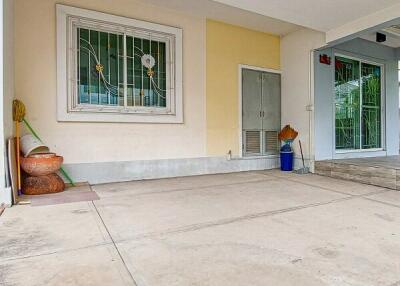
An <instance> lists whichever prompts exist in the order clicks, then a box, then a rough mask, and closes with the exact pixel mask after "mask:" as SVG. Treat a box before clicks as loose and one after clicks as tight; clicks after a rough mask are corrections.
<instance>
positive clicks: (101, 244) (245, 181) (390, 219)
mask: <svg viewBox="0 0 400 286" xmlns="http://www.w3.org/2000/svg"><path fill="white" fill-rule="evenodd" d="M94 189H95V191H96V192H97V193H98V195H99V196H100V197H101V199H100V200H99V201H95V202H89V203H88V202H84V203H83V202H80V203H71V204H64V205H55V206H41V207H31V206H17V207H13V208H11V209H7V210H6V211H5V212H4V214H3V215H2V216H1V217H0V285H7V286H10V285H24V286H27V285H57V286H58V285H113V286H114V285H140V286H145V285H146V286H147V285H154V286H163V285H168V286H173V285H183V286H187V285H199V286H200V285H201V286H203V285H219V286H226V285H229V286H237V285H240V286H242V285H251V286H258V285H260V286H261V285H262V286H269V285H271V286H281V285H290V286H292V285H296V286H302V285H304V286H313V285H318V286H321V285H340V286H343V285H360V286H361V285H362V286H367V285H373V286H377V285H387V286H395V285H397V286H398V285H400V193H399V192H396V191H392V190H388V189H384V188H379V187H374V186H369V185H362V184H358V183H354V182H348V181H341V180H337V179H332V178H328V177H321V176H317V175H295V174H283V173H281V172H279V171H275V170H273V171H262V172H246V173H234V174H225V175H209V176H197V177H186V178H174V179H163V180H152V181H142V182H129V183H117V184H108V185H97V186H94Z"/></svg>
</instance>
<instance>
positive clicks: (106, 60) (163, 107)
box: [70, 18, 174, 114]
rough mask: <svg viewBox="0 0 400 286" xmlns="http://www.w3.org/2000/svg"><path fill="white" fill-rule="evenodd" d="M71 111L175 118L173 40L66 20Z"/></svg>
mask: <svg viewBox="0 0 400 286" xmlns="http://www.w3.org/2000/svg"><path fill="white" fill-rule="evenodd" d="M70 21H71V23H72V25H71V27H72V29H73V38H72V39H73V45H72V46H73V47H74V49H75V50H76V53H74V59H73V62H74V64H73V68H74V70H73V74H74V79H73V85H72V86H73V87H72V91H73V92H72V93H73V97H72V99H71V110H72V111H82V110H84V111H95V112H99V111H102V112H107V111H108V112H114V111H118V112H135V113H156V114H163V113H173V112H174V105H173V100H174V76H173V75H174V65H173V56H174V38H173V35H168V34H164V33H159V32H152V31H148V30H143V29H135V28H133V27H123V26H117V25H111V24H106V23H98V22H95V21H90V20H86V19H79V18H76V19H71V20H70Z"/></svg>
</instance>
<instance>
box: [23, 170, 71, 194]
mask: <svg viewBox="0 0 400 286" xmlns="http://www.w3.org/2000/svg"><path fill="white" fill-rule="evenodd" d="M64 188H65V184H64V181H63V180H62V179H61V178H60V176H58V175H57V174H49V175H45V176H38V177H34V176H30V177H26V178H25V180H24V181H23V184H22V192H23V193H24V194H25V195H42V194H51V193H59V192H62V191H64Z"/></svg>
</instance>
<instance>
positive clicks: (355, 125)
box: [335, 57, 360, 150]
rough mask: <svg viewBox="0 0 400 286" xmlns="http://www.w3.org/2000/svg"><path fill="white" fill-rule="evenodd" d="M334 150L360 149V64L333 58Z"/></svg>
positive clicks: (354, 61)
mask: <svg viewBox="0 0 400 286" xmlns="http://www.w3.org/2000/svg"><path fill="white" fill-rule="evenodd" d="M335 137H336V149H339V150H340V149H359V148H360V64H359V61H356V60H351V59H346V58H342V57H336V58H335Z"/></svg>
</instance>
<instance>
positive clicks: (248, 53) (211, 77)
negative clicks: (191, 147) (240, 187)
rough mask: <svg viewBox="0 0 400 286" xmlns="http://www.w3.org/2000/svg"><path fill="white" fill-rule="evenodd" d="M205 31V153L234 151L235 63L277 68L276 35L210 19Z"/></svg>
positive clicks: (236, 129)
mask: <svg viewBox="0 0 400 286" xmlns="http://www.w3.org/2000/svg"><path fill="white" fill-rule="evenodd" d="M206 31H207V33H206V47H207V53H206V58H207V59H206V65H207V68H206V70H207V75H206V84H207V87H206V94H207V95H206V117H207V154H208V155H223V154H226V153H227V152H228V150H232V152H233V154H238V153H239V110H238V108H239V95H238V86H239V85H238V65H239V64H246V65H252V66H258V67H263V68H270V69H279V68H280V38H279V36H275V35H271V34H266V33H262V32H257V31H253V30H248V29H245V28H242V27H238V26H233V25H229V24H225V23H221V22H216V21H213V20H207V27H206Z"/></svg>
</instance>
